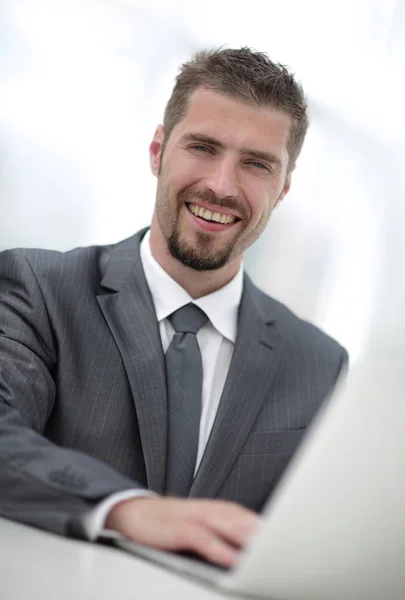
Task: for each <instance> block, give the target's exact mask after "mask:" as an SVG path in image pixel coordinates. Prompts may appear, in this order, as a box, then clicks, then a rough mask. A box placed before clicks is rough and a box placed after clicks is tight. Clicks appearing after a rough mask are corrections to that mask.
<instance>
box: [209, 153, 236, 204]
mask: <svg viewBox="0 0 405 600" xmlns="http://www.w3.org/2000/svg"><path fill="white" fill-rule="evenodd" d="M211 168H212V170H211V171H210V173H209V175H208V177H207V180H206V186H207V188H209V189H210V190H211V191H212V192H214V194H215V195H216V196H217V197H219V198H226V197H228V196H231V197H236V196H237V195H238V182H237V166H236V165H235V161H234V159H233V158H232V157H231V156H222V157H218V159H217V160H216V161H215V164H213V165H212V167H211Z"/></svg>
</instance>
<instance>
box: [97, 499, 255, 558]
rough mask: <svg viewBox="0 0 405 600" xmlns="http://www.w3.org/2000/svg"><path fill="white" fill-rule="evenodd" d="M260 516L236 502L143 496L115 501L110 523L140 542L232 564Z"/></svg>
mask: <svg viewBox="0 0 405 600" xmlns="http://www.w3.org/2000/svg"><path fill="white" fill-rule="evenodd" d="M259 522H260V517H259V516H258V515H257V514H256V513H254V512H253V511H251V510H248V509H247V508H244V507H242V506H240V505H238V504H235V503H232V502H227V501H223V500H197V499H194V498H168V497H166V498H161V497H150V496H147V497H144V496H142V497H138V498H131V499H130V500H124V501H123V502H120V503H119V504H117V505H115V506H114V507H113V508H112V509H111V511H110V512H109V514H108V516H107V519H106V523H105V526H106V527H107V528H108V529H113V530H115V531H119V532H121V533H123V534H124V535H126V536H127V537H129V538H130V539H132V540H134V541H135V542H138V543H139V544H145V545H147V546H152V547H154V548H159V549H160V550H172V551H191V552H194V553H196V554H198V555H200V556H202V557H203V558H205V559H206V560H208V561H210V562H212V563H216V564H218V565H221V566H224V567H231V566H233V565H234V564H235V563H236V562H237V560H238V556H239V553H240V550H241V549H243V548H244V547H245V545H246V543H247V542H248V540H249V539H250V537H251V536H252V535H253V533H254V532H255V531H256V530H257V527H258V525H259Z"/></svg>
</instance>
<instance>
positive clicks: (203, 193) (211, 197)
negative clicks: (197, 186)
mask: <svg viewBox="0 0 405 600" xmlns="http://www.w3.org/2000/svg"><path fill="white" fill-rule="evenodd" d="M178 197H179V200H181V201H182V202H185V203H190V202H192V201H193V199H196V198H198V199H199V200H202V201H203V202H207V203H208V204H212V205H213V206H217V207H218V208H228V209H229V210H232V211H235V212H236V213H237V214H238V216H239V217H240V218H241V219H244V218H247V217H248V215H247V211H246V208H245V206H243V205H242V204H241V203H240V202H238V201H237V200H236V199H235V198H232V197H231V196H226V197H225V198H221V197H219V196H217V195H216V194H215V193H214V192H213V191H212V190H192V189H186V190H182V191H181V192H180V193H179V196H178Z"/></svg>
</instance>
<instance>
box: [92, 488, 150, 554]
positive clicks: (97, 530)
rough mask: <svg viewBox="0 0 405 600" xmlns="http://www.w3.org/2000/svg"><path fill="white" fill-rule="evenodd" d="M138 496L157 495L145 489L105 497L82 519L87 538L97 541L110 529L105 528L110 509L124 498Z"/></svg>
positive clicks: (128, 498)
mask: <svg viewBox="0 0 405 600" xmlns="http://www.w3.org/2000/svg"><path fill="white" fill-rule="evenodd" d="M137 496H156V494H155V493H154V492H150V491H149V490H145V489H137V490H125V491H123V492H117V493H116V494H112V495H111V496H108V498H105V500H103V501H102V502H100V503H99V504H97V506H95V507H94V508H93V509H91V510H90V511H89V512H87V513H86V514H85V515H84V516H83V517H82V519H81V521H82V525H83V528H84V531H85V533H86V536H87V539H88V540H90V541H91V542H95V541H96V540H97V538H99V537H101V536H103V535H104V534H105V533H106V532H107V531H109V530H107V529H104V523H105V521H106V518H107V516H108V513H109V512H110V510H111V509H112V508H113V507H114V506H115V505H116V504H119V503H120V502H122V501H123V500H130V499H131V498H136V497H137ZM108 537H110V536H108Z"/></svg>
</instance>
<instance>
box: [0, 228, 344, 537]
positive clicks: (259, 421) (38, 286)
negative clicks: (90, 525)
mask: <svg viewBox="0 0 405 600" xmlns="http://www.w3.org/2000/svg"><path fill="white" fill-rule="evenodd" d="M143 233H144V232H140V233H139V234H137V235H136V236H134V237H133V238H130V239H129V240H125V241H124V242H121V243H120V244H117V245H114V246H105V247H92V248H79V249H76V250H73V251H71V252H67V253H59V252H51V251H44V250H20V251H7V252H3V253H0V514H1V515H3V516H7V517H10V518H14V519H16V520H20V521H23V522H27V523H31V524H33V525H36V526H39V527H44V528H46V529H50V530H53V531H56V532H59V533H67V532H68V531H69V530H70V529H69V528H70V524H71V522H72V517H74V516H75V515H80V514H81V513H83V511H85V510H87V509H88V508H89V507H91V506H94V504H95V503H97V502H98V501H99V500H101V499H103V498H105V497H106V496H108V495H109V494H111V493H114V492H116V491H119V490H123V489H128V488H131V487H139V486H142V487H143V486H145V485H147V486H148V487H149V488H150V489H153V490H155V491H157V492H162V491H163V486H164V477H165V467H166V445H167V399H166V381H165V369H164V357H163V351H162V347H161V341H160V335H159V329H158V324H157V321H156V316H155V314H154V310H153V305H152V300H151V297H150V293H149V290H148V287H147V285H146V281H145V277H144V274H143V270H142V265H141V262H140V258H139V242H140V239H141V238H142V235H143ZM345 361H346V354H345V351H344V350H343V349H342V348H341V347H340V346H339V345H338V344H336V342H334V341H333V340H331V339H330V338H328V337H327V336H325V335H324V334H323V333H321V332H320V331H319V330H317V329H316V328H315V327H313V326H311V325H309V324H307V323H305V322H303V321H301V320H300V319H298V318H297V317H296V316H294V315H293V314H292V313H291V312H290V311H289V310H288V309H287V308H285V307H284V306H283V305H281V304H279V303H278V302H276V301H274V300H272V299H271V298H269V297H267V296H266V295H265V294H263V293H262V292H260V291H259V290H258V289H257V288H256V287H255V286H254V285H253V284H252V283H251V281H250V280H249V278H248V277H245V282H244V293H243V297H242V302H241V307H240V315H239V328H238V337H237V340H236V345H235V351H234V355H233V359H232V363H231V367H230V371H229V374H228V378H227V381H226V384H225V388H224V392H223V396H222V399H221V403H220V407H219V410H218V414H217V418H216V420H215V423H214V426H213V429H212V432H211V436H210V439H209V441H208V445H207V448H206V452H205V454H204V457H203V459H202V461H201V464H200V467H199V469H198V472H197V474H196V477H195V479H194V483H193V485H192V488H191V491H190V495H192V496H202V497H221V498H228V499H230V500H235V501H238V502H241V503H242V504H245V505H246V506H250V507H251V508H253V509H256V510H259V509H260V507H261V506H262V503H263V501H264V500H265V498H266V497H267V495H268V494H269V493H270V492H271V491H272V490H273V488H274V486H275V485H276V483H277V481H278V478H279V476H280V474H281V473H282V471H283V469H284V468H285V466H286V464H287V463H288V460H289V459H290V457H291V455H292V453H293V452H294V450H295V448H296V446H297V444H298V443H299V440H300V439H301V436H302V434H303V432H304V431H305V428H306V427H307V426H308V424H309V423H310V421H311V419H312V418H313V416H314V414H315V412H316V410H317V409H318V407H319V406H320V404H321V402H322V401H323V399H324V398H325V397H326V395H327V394H328V393H329V392H330V390H331V389H332V388H333V386H334V383H335V381H336V378H337V375H338V373H339V371H340V369H341V367H342V365H343V364H344V363H345ZM75 534H77V535H80V532H77V531H75Z"/></svg>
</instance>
